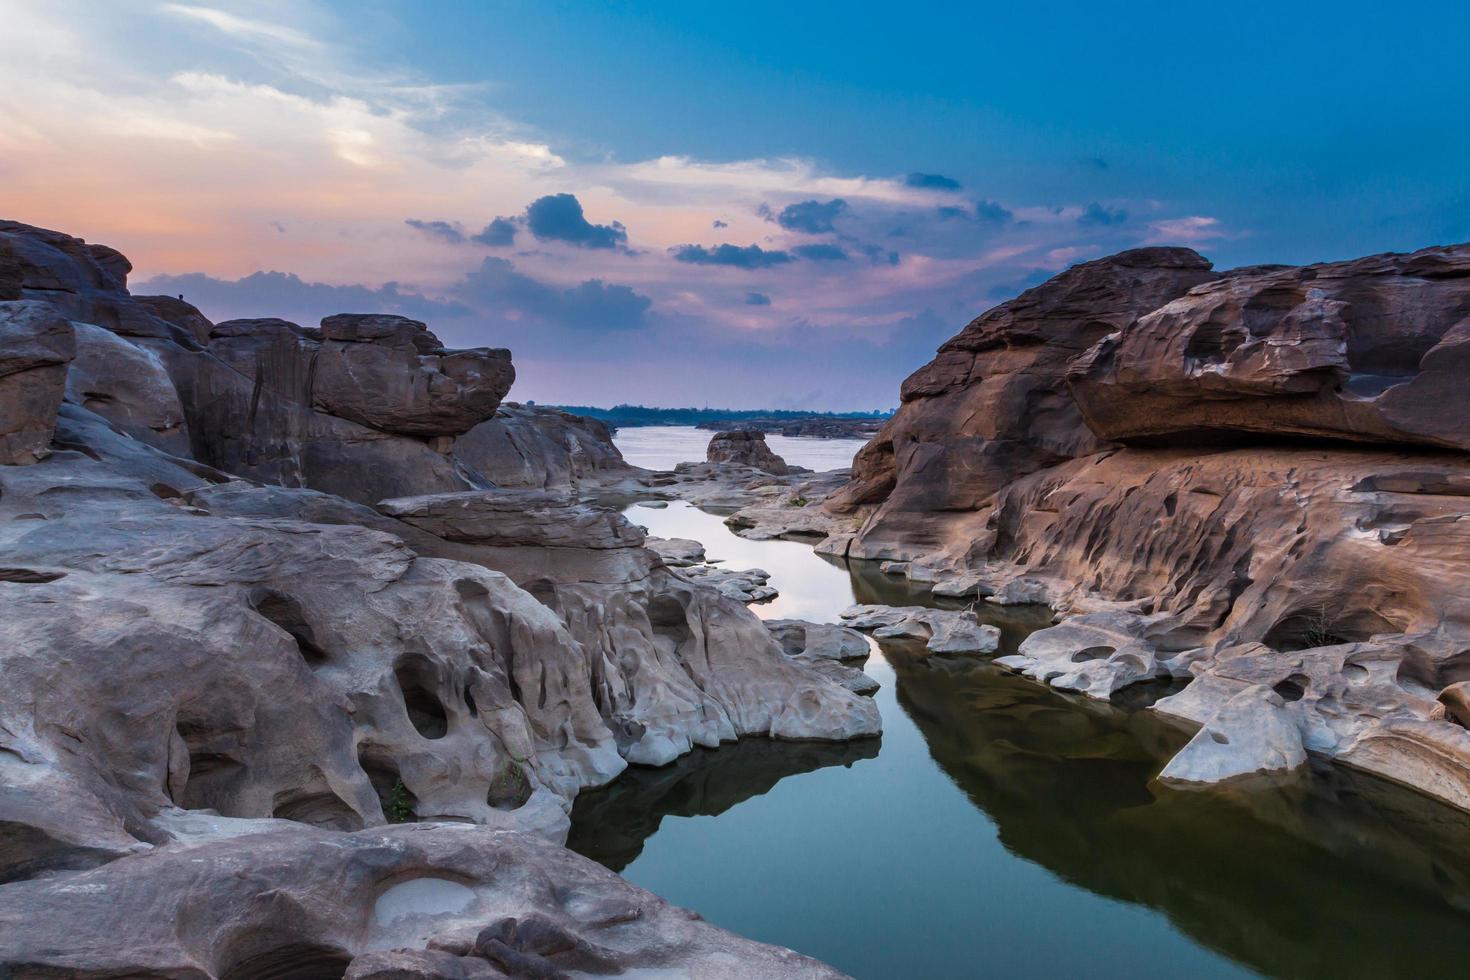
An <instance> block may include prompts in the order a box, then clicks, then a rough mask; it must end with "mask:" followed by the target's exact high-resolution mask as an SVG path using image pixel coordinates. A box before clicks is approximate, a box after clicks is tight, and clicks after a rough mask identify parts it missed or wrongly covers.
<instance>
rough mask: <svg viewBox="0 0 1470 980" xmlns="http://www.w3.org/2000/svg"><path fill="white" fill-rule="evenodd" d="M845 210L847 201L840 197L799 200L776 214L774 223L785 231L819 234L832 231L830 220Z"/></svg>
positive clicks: (833, 219)
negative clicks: (823, 199) (827, 199)
mask: <svg viewBox="0 0 1470 980" xmlns="http://www.w3.org/2000/svg"><path fill="white" fill-rule="evenodd" d="M846 210H847V202H846V201H844V200H843V199H842V198H840V197H834V198H833V199H832V200H830V201H827V202H825V203H823V202H822V201H801V202H799V203H797V204H788V205H786V207H784V208H782V209H781V211H780V213H778V214H777V215H776V224H778V225H780V226H781V227H782V228H785V229H786V230H787V231H800V232H804V233H806V234H808V235H821V234H825V233H826V232H829V231H832V222H833V221H835V220H836V219H837V216H838V215H840V214H841V213H842V212H844V211H846Z"/></svg>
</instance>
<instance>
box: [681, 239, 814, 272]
mask: <svg viewBox="0 0 1470 980" xmlns="http://www.w3.org/2000/svg"><path fill="white" fill-rule="evenodd" d="M669 252H670V253H671V254H672V255H673V256H674V261H676V262H687V263H688V264H690V265H728V266H734V267H735V268H737V269H766V268H769V267H771V266H773V265H784V264H785V263H787V262H790V261H791V253H790V252H783V251H779V250H767V249H764V248H761V247H760V246H759V245H745V246H743V247H742V246H740V245H716V246H715V247H714V248H707V247H705V246H704V245H676V246H674V247H673V248H671V249H669Z"/></svg>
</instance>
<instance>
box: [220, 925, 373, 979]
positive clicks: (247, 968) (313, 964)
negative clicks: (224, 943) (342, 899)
mask: <svg viewBox="0 0 1470 980" xmlns="http://www.w3.org/2000/svg"><path fill="white" fill-rule="evenodd" d="M235 945H239V946H244V947H245V948H246V949H248V950H250V952H246V953H244V955H240V954H236V955H235V956H234V957H231V961H232V962H231V965H230V966H228V967H226V968H225V969H222V970H220V972H219V976H220V980H341V978H342V977H343V975H345V974H346V973H347V967H348V966H349V965H351V963H352V956H351V954H349V953H348V952H347V951H346V950H343V949H338V948H336V947H334V946H324V945H320V944H318V943H310V942H303V941H301V940H299V939H289V938H286V937H281V938H279V939H276V938H273V937H266V936H254V935H252V936H247V937H244V938H242V939H240V940H237V941H236V943H235Z"/></svg>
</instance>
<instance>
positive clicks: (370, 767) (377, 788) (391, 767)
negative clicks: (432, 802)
mask: <svg viewBox="0 0 1470 980" xmlns="http://www.w3.org/2000/svg"><path fill="white" fill-rule="evenodd" d="M357 764H358V765H359V766H361V767H362V771H363V773H364V774H366V775H367V778H368V782H369V783H371V784H372V786H373V792H374V793H376V794H378V804H379V805H380V806H381V807H382V808H383V819H384V820H386V821H388V822H389V823H411V822H413V821H416V820H418V808H419V798H418V797H417V796H415V795H414V794H413V791H412V790H410V789H409V788H408V787H407V786H405V785H403V776H402V774H401V773H400V772H399V769H398V760H396V759H394V758H393V756H392V755H391V754H389V753H388V752H387V751H386V750H384V749H381V748H378V747H377V746H373V745H366V744H364V745H359V746H358V747H357Z"/></svg>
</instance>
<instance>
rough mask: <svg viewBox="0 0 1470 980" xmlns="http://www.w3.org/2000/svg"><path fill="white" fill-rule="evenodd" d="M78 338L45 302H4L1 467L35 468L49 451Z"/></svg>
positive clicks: (0, 310) (0, 321)
mask: <svg viewBox="0 0 1470 980" xmlns="http://www.w3.org/2000/svg"><path fill="white" fill-rule="evenodd" d="M75 354H76V337H75V334H74V332H73V330H72V326H71V324H70V323H68V322H67V320H66V318H65V317H64V316H61V315H60V314H59V313H57V311H56V310H54V309H52V308H51V307H50V306H48V305H46V304H44V303H38V302H31V301H27V300H12V301H5V302H0V464H11V465H14V464H24V463H34V462H35V461H36V460H38V459H43V458H44V457H45V456H46V454H47V453H48V452H49V449H48V447H49V446H50V445H51V433H52V431H53V430H54V429H55V427H56V411H57V409H58V408H60V406H61V399H62V395H63V393H64V392H65V389H66V368H67V364H68V363H69V362H70V361H71V359H72V357H73V356H74V355H75Z"/></svg>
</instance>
